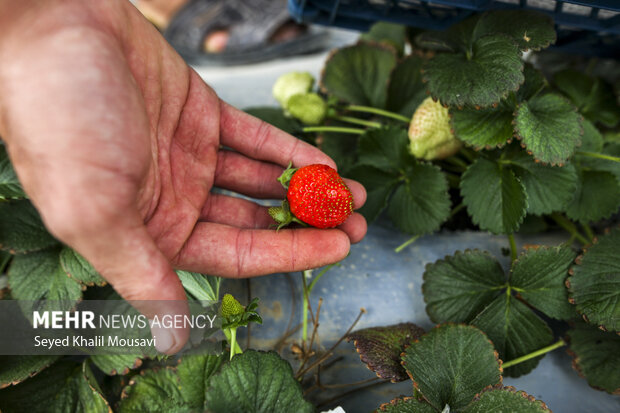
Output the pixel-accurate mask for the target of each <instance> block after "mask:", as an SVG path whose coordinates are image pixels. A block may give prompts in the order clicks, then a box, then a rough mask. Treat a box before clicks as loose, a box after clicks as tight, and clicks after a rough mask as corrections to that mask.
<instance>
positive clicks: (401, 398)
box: [374, 396, 415, 413]
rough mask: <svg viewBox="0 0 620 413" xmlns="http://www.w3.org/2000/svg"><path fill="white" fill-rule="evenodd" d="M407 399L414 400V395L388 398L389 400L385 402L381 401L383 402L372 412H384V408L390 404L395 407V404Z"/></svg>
mask: <svg viewBox="0 0 620 413" xmlns="http://www.w3.org/2000/svg"><path fill="white" fill-rule="evenodd" d="M409 400H415V397H411V396H405V397H397V398H395V399H392V400H390V401H389V402H387V403H383V404H382V405H381V406H379V408H378V409H376V410H375V411H374V412H375V413H376V412H379V411H382V412H384V411H386V409H387V408H388V407H390V406H392V407H396V406H398V404H399V403H404V402H406V401H409Z"/></svg>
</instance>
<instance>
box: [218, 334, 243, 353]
mask: <svg viewBox="0 0 620 413" xmlns="http://www.w3.org/2000/svg"><path fill="white" fill-rule="evenodd" d="M222 331H224V335H225V336H226V340H228V344H229V346H230V359H231V360H232V358H233V356H234V355H235V354H241V353H243V350H241V347H239V343H237V328H225V329H224V330H222Z"/></svg>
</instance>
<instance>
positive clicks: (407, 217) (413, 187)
mask: <svg viewBox="0 0 620 413" xmlns="http://www.w3.org/2000/svg"><path fill="white" fill-rule="evenodd" d="M450 205H451V202H450V195H449V194H448V181H447V179H446V176H445V175H444V173H443V172H441V169H439V168H438V167H437V166H435V165H432V164H425V163H418V164H417V165H414V166H413V167H411V168H409V170H408V171H407V175H406V176H405V183H404V185H401V186H399V187H398V188H397V189H396V191H395V192H394V195H393V196H392V200H391V201H390V205H389V206H388V214H389V216H390V219H391V220H392V222H393V223H394V225H396V226H397V227H398V228H399V229H401V230H402V231H404V232H408V233H411V234H416V235H422V234H426V233H431V232H434V231H436V230H438V229H439V227H440V226H441V224H443V223H444V222H445V221H446V220H447V219H448V217H449V216H450Z"/></svg>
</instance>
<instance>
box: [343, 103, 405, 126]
mask: <svg viewBox="0 0 620 413" xmlns="http://www.w3.org/2000/svg"><path fill="white" fill-rule="evenodd" d="M344 109H345V110H350V111H352V112H364V113H372V114H374V115H379V116H385V117H387V118H392V119H396V120H400V121H402V122H405V123H409V122H410V121H411V119H409V118H408V117H406V116H403V115H400V114H398V113H394V112H390V111H388V110H383V109H377V108H373V107H370V106H361V105H349V106H346V107H345V108H344Z"/></svg>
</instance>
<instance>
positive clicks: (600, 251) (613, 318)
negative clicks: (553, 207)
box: [567, 228, 620, 331]
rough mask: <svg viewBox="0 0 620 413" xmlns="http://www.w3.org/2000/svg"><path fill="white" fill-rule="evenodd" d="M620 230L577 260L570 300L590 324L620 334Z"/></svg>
mask: <svg viewBox="0 0 620 413" xmlns="http://www.w3.org/2000/svg"><path fill="white" fill-rule="evenodd" d="M618 257H620V228H616V229H614V230H612V231H610V232H609V233H608V234H605V235H603V236H600V237H598V239H597V240H596V242H595V243H594V245H592V246H591V247H589V248H588V249H587V250H586V251H585V253H584V254H583V255H582V256H580V257H579V258H577V261H576V262H577V264H578V265H575V266H573V267H572V268H571V270H570V272H571V274H572V275H571V276H570V277H569V278H568V281H567V286H568V287H569V297H570V300H571V302H572V303H573V304H575V305H576V306H577V311H578V312H579V314H581V315H582V316H583V317H584V318H585V319H586V321H588V322H590V323H593V324H595V325H600V326H603V327H604V328H605V329H607V330H609V331H620V260H618Z"/></svg>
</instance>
